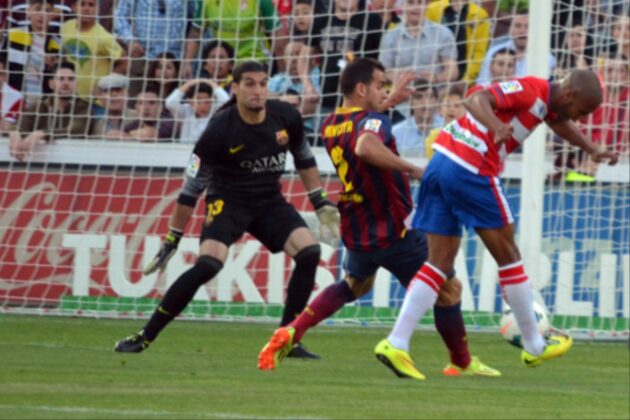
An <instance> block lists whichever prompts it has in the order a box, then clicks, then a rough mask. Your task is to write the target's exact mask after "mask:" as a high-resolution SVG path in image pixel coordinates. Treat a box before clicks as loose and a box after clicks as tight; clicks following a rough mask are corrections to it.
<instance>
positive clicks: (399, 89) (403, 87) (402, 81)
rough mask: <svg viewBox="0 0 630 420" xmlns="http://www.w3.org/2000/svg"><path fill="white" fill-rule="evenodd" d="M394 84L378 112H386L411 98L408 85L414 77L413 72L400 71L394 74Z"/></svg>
mask: <svg viewBox="0 0 630 420" xmlns="http://www.w3.org/2000/svg"><path fill="white" fill-rule="evenodd" d="M393 74H394V77H393V78H394V83H393V85H392V89H391V90H390V92H389V95H388V96H387V98H386V99H385V100H384V101H383V103H382V104H381V105H380V107H379V109H378V111H379V112H386V111H387V110H388V109H390V108H393V107H395V106H396V105H398V104H399V103H402V102H405V101H406V100H408V99H409V97H410V96H411V92H412V90H411V88H410V84H411V82H412V81H413V80H414V78H415V77H416V74H415V72H414V71H413V70H400V71H395V72H394V73H393Z"/></svg>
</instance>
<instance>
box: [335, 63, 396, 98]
mask: <svg viewBox="0 0 630 420" xmlns="http://www.w3.org/2000/svg"><path fill="white" fill-rule="evenodd" d="M374 70H380V71H382V72H385V66H383V64H381V62H380V61H378V60H375V59H373V58H363V57H362V58H357V59H355V60H354V61H352V62H350V63H349V64H348V65H347V66H346V67H345V68H344V69H343V72H342V73H341V78H340V79H339V87H340V89H341V93H342V94H343V96H350V95H351V94H352V92H354V88H356V86H357V85H358V84H359V83H363V84H364V85H368V84H370V82H372V79H373V78H374Z"/></svg>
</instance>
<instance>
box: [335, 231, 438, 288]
mask: <svg viewBox="0 0 630 420" xmlns="http://www.w3.org/2000/svg"><path fill="white" fill-rule="evenodd" d="M428 254H429V251H428V247H427V239H426V236H425V235H424V233H422V232H420V231H419V230H416V229H411V230H408V231H407V232H406V234H405V236H404V237H403V238H401V239H400V240H398V241H396V242H395V243H394V244H393V245H392V246H390V247H389V248H385V249H379V250H376V251H352V250H347V253H346V259H345V261H344V268H345V269H346V272H347V273H348V274H349V275H351V276H352V277H354V278H356V279H357V280H364V279H366V278H368V277H370V276H372V275H373V274H374V273H376V270H378V268H379V267H383V268H385V269H386V270H388V271H389V272H391V273H392V274H393V275H394V276H396V278H398V280H399V281H400V283H401V284H402V285H403V286H404V287H407V285H408V284H409V282H410V281H411V279H412V278H413V276H414V275H415V274H416V273H417V272H418V270H420V267H422V264H424V262H425V261H426V260H427V257H428Z"/></svg>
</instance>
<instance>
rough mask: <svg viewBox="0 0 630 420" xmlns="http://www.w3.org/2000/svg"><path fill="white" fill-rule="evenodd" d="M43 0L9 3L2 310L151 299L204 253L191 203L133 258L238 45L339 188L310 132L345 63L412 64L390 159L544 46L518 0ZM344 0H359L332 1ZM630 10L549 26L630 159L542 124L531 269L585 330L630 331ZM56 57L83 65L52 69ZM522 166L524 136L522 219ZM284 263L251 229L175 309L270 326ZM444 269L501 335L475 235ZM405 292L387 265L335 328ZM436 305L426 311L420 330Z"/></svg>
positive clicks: (573, 3) (593, 120)
mask: <svg viewBox="0 0 630 420" xmlns="http://www.w3.org/2000/svg"><path fill="white" fill-rule="evenodd" d="M53 3H54V2H44V3H41V4H40V3H37V2H35V3H33V4H31V5H29V4H28V3H26V2H24V4H22V2H13V3H12V2H9V5H10V6H8V7H7V8H6V9H2V11H1V12H2V19H3V23H2V28H3V32H2V36H3V39H4V41H3V43H2V51H0V56H1V57H2V61H3V63H2V64H1V65H0V66H3V67H0V70H2V72H1V74H0V81H1V82H0V83H2V115H1V118H2V119H1V123H2V127H1V128H2V132H3V137H0V243H2V245H3V246H2V247H1V248H0V312H2V313H20V314H22V313H35V314H55V315H57V314H62V315H80V316H98V317H124V318H143V317H147V316H149V315H150V314H151V312H152V311H153V309H154V308H155V305H156V303H157V302H158V301H159V299H160V297H161V296H162V295H163V293H164V292H165V290H166V289H167V288H168V287H169V285H170V284H172V283H173V282H174V281H175V279H176V278H177V277H178V276H179V275H180V274H181V273H182V272H184V271H185V270H186V269H187V268H188V267H190V266H191V265H192V264H194V261H195V258H196V254H197V252H198V233H199V231H200V228H201V224H202V222H203V218H204V217H203V208H202V207H203V204H202V203H198V207H197V209H196V211H195V214H194V216H193V218H192V220H191V221H190V223H189V224H188V226H187V229H186V234H185V237H184V239H183V240H182V242H181V243H180V246H179V249H178V252H177V254H176V255H175V256H174V257H173V259H172V260H171V261H170V263H169V265H168V267H167V269H166V270H165V271H164V272H163V273H156V274H152V275H149V276H144V275H143V274H142V269H143V267H144V266H145V265H146V264H147V263H148V262H149V261H150V260H151V259H152V258H153V256H154V255H155V254H156V252H157V251H158V249H159V247H160V244H161V240H162V238H163V236H164V235H165V233H166V232H167V230H168V219H169V216H170V214H171V212H172V211H173V207H174V202H175V199H176V197H177V195H178V193H179V191H180V188H181V186H182V177H183V174H184V170H185V167H186V164H187V162H188V158H189V156H190V153H191V150H192V147H193V144H194V142H195V138H196V136H198V134H199V130H200V129H199V127H202V128H203V126H204V125H205V121H207V118H209V115H210V114H211V113H212V112H214V111H215V110H216V108H218V106H220V104H221V103H223V102H224V101H225V100H227V97H228V95H229V92H228V89H229V86H230V85H229V81H230V78H229V70H230V69H231V67H232V66H233V64H234V63H235V62H238V61H239V60H243V59H245V58H251V57H253V58H257V59H259V60H264V61H266V62H267V63H268V64H269V76H270V79H269V90H270V92H271V93H270V95H271V96H272V97H277V98H279V99H281V100H285V101H288V102H290V103H293V104H294V105H295V106H296V107H298V109H299V110H300V111H301V112H302V114H303V115H304V118H305V129H306V132H307V135H308V138H309V141H310V142H311V144H312V145H313V150H314V153H315V155H316V158H317V162H318V165H319V168H320V172H321V177H322V180H323V182H324V184H325V186H326V189H327V190H328V192H329V194H330V196H331V198H333V199H336V196H337V192H338V190H339V188H340V186H341V185H340V182H339V180H338V178H337V177H336V175H335V172H334V167H333V165H332V163H331V162H330V160H329V158H328V156H327V155H326V152H325V150H324V149H323V148H322V147H321V141H320V140H319V138H318V135H317V130H316V127H317V126H318V124H319V122H320V121H321V118H322V116H325V115H326V114H327V113H328V112H330V111H331V110H332V109H333V108H334V105H335V101H336V100H337V98H338V93H337V92H338V90H337V88H336V83H337V79H338V77H336V76H338V74H339V72H340V69H341V68H343V66H344V65H345V63H347V62H348V61H350V60H352V59H353V58H354V57H356V56H362V55H367V56H372V57H375V58H380V59H381V60H382V61H383V62H384V63H386V67H387V70H388V76H389V77H391V79H392V80H394V79H396V77H397V76H396V75H397V72H398V71H399V70H401V69H405V68H413V69H414V71H415V72H416V79H415V80H414V82H413V85H412V90H413V93H412V94H411V96H410V99H409V101H407V102H404V103H402V104H401V105H399V106H397V107H396V109H395V110H392V112H391V113H390V114H391V116H392V118H393V120H394V123H395V124H394V126H395V127H397V128H396V129H395V134H396V137H397V141H398V143H399V146H400V147H399V148H400V149H401V154H402V155H403V156H404V157H405V158H407V159H409V160H412V161H414V162H415V163H417V164H420V165H426V163H427V161H428V156H427V144H426V143H425V140H426V138H427V137H429V135H430V131H432V130H433V129H436V128H439V127H441V126H443V125H444V124H445V123H447V122H448V121H449V120H450V119H452V118H453V117H454V115H457V112H461V97H460V98H459V99H458V97H457V95H458V94H457V91H458V90H460V91H463V92H465V91H466V90H467V89H468V88H470V87H473V86H475V85H477V84H483V85H486V84H489V83H493V82H500V81H507V80H510V79H512V78H513V77H516V76H523V75H526V74H528V73H527V68H526V60H525V50H526V49H527V48H529V49H532V48H533V49H536V48H537V45H532V43H531V42H529V43H528V24H529V25H530V26H535V25H536V21H535V18H534V17H528V14H527V3H528V2H527V1H526V0H499V1H451V2H450V3H451V4H449V3H448V2H446V1H434V2H431V1H422V0H404V1H402V0H399V1H396V0H371V1H370V0H368V1H367V2H366V1H365V0H353V1H350V2H341V1H339V2H337V1H335V0H330V1H327V0H312V2H308V1H301V0H300V1H292V0H278V1H277V2H275V3H272V2H271V0H260V1H253V0H252V1H231V0H223V1H221V2H215V1H209V0H208V1H200V2H186V1H177V2H175V1H170V0H156V1H145V0H117V1H114V2H106V1H102V2H100V3H99V4H98V6H97V7H96V8H92V9H93V10H92V9H90V8H89V7H84V8H79V9H75V10H74V11H71V10H70V9H69V8H68V7H67V6H68V5H67V4H66V3H69V2H65V1H63V0H59V1H58V2H57V3H54V4H53ZM78 3H82V2H78ZM86 3H89V2H86ZM189 3H190V5H189ZM345 3H349V4H351V6H352V7H356V9H351V10H349V11H346V12H344V11H343V10H341V9H340V8H342V7H344V6H343V4H345ZM355 3H356V4H355ZM189 6H190V7H189ZM2 7H4V6H2ZM628 13H629V11H628V4H627V2H624V1H616V0H608V1H599V2H589V1H581V0H554V1H553V23H552V28H551V39H550V40H547V41H548V42H550V43H551V46H552V49H551V55H550V57H549V63H550V72H551V75H552V78H553V79H554V80H558V79H560V78H562V77H563V76H564V75H566V74H567V72H569V71H570V70H572V69H575V68H589V69H592V70H593V71H596V72H597V73H598V75H599V76H600V79H601V82H602V86H603V89H604V103H603V105H602V106H601V107H600V109H598V111H596V112H595V113H594V114H593V115H591V116H590V117H589V118H588V120H587V121H582V122H580V127H581V129H582V130H583V131H584V133H585V134H586V135H587V136H588V137H589V138H590V139H592V140H593V141H594V142H595V143H598V144H599V145H601V146H603V147H606V148H608V149H609V150H614V151H616V152H618V153H619V154H620V156H621V158H620V163H619V164H618V165H617V166H615V167H609V166H607V165H605V164H597V163H595V162H593V161H592V160H590V159H589V158H588V156H586V155H585V154H583V153H581V152H580V151H579V150H577V149H576V148H574V147H572V146H570V145H568V143H566V142H563V141H562V140H561V139H559V138H557V137H554V136H553V135H551V134H549V135H548V136H547V143H546V145H547V146H546V147H547V153H546V157H545V165H544V171H545V176H546V178H545V179H546V181H545V184H544V199H543V202H544V204H543V207H544V210H543V224H542V229H541V230H540V232H537V234H539V235H540V239H541V242H542V249H541V256H540V259H539V261H540V263H539V267H538V268H537V271H536V272H530V273H529V275H530V278H532V280H533V283H534V286H535V289H536V291H537V298H538V299H539V301H540V302H541V303H544V305H545V306H546V308H547V310H548V311H549V314H550V319H551V321H552V324H553V326H554V327H556V328H559V329H563V330H568V331H572V332H574V333H576V334H578V335H583V336H586V337H597V338H600V337H601V338H620V337H622V338H623V337H626V338H627V337H628V331H629V329H630V326H629V317H630V315H629V313H630V188H629V186H630V166H629V160H628V156H629V150H630V140H629V129H628V104H629V102H628V101H629V95H628V84H629V83H628V82H629V78H628V67H629V64H630V61H629V59H628V56H629V48H630V34H629V33H628V31H629V26H628ZM42 14H43V15H46V17H45V21H50V22H49V23H48V24H47V25H46V27H45V28H43V30H41V31H39V32H38V31H37V30H36V29H37V28H35V26H37V25H31V26H30V27H28V26H23V24H24V23H25V22H28V21H29V19H30V20H32V21H33V22H36V23H37V22H40V21H41V19H42V18H41V16H42ZM86 16H87V17H86ZM90 16H91V17H92V19H90ZM94 16H98V18H95V17H94ZM90 22H92V23H90ZM97 22H98V23H97ZM414 22H416V23H415V24H414ZM95 25H101V26H98V28H101V29H102V30H100V29H99V31H95V30H94V27H96V26H95ZM414 25H415V26H414ZM40 26H41V22H40ZM415 31H418V32H415ZM530 33H531V31H530ZM219 41H220V42H219ZM530 41H531V40H530ZM165 52H168V54H165ZM65 61H68V62H70V63H72V64H73V65H74V70H69V69H66V70H63V69H61V70H60V69H59V68H58V67H57V65H58V64H59V63H61V62H65ZM55 63H56V64H55ZM62 67H63V66H62ZM66 71H70V73H69V74H70V76H73V77H75V78H76V80H75V81H74V82H73V81H72V80H69V79H68V73H67V72H66ZM196 78H202V79H204V81H201V82H198V83H195V82H194V81H192V82H191V80H193V79H196ZM208 80H211V81H212V82H207V81H208ZM186 84H187V85H186ZM184 85H186V86H185V89H179V88H180V87H181V86H184ZM201 85H207V86H209V87H210V89H205V88H202V87H200V86H201ZM330 86H334V88H332V89H331V88H330ZM454 92H455V93H454ZM76 98H80V99H81V100H80V101H78V100H77V99H76ZM204 101H205V102H204ZM42 104H43V105H42ZM331 104H332V105H331ZM457 105H459V108H460V109H459V110H458V109H457V108H458V107H457ZM204 107H205V108H204ZM204 109H205V111H204ZM204 118H205V120H204ZM38 133H43V134H38ZM524 165H525V163H524V160H523V158H522V155H521V154H520V153H518V152H517V153H515V154H514V155H512V156H511V157H509V158H508V159H507V161H506V165H505V168H504V172H503V174H502V179H503V181H504V188H505V191H506V194H507V197H508V201H509V203H510V205H511V206H512V208H513V210H514V213H515V215H517V234H518V233H519V232H521V231H523V230H524V229H528V227H527V226H521V225H519V223H518V220H519V217H518V215H519V210H520V209H519V207H520V204H519V203H520V195H521V191H522V183H523V180H524V177H527V174H528V172H527V168H526V167H524ZM287 169H288V172H287V174H286V176H284V177H283V178H282V187H283V191H284V193H285V195H286V197H287V199H288V200H289V201H290V202H291V203H292V204H294V205H295V206H296V208H297V209H298V210H300V211H301V212H302V214H303V215H304V217H305V219H306V220H307V222H308V223H309V225H310V226H311V227H312V228H313V230H314V231H315V232H316V231H317V218H316V217H315V216H314V214H313V212H312V209H311V207H310V204H309V203H308V199H307V197H306V193H305V190H304V187H303V185H302V183H301V181H300V179H299V177H298V176H297V175H296V173H295V171H294V170H293V166H292V163H291V160H290V159H289V160H288V162H287ZM417 188H418V185H413V186H412V190H413V191H414V192H415V191H416V190H417ZM414 199H415V193H414ZM201 201H202V200H200V202H201ZM343 258H344V248H343V246H342V244H327V243H322V261H321V263H320V267H319V269H318V272H317V278H316V288H315V290H314V292H313V295H312V296H313V297H315V296H316V295H317V294H318V293H319V292H320V291H321V290H322V289H323V288H325V287H326V286H328V285H330V284H332V283H333V282H335V281H339V280H340V279H342V278H343V276H344V270H343V264H342V261H343ZM291 267H292V261H291V259H290V258H289V257H287V256H285V255H284V254H282V253H280V254H275V255H272V254H270V253H269V252H268V251H267V250H266V249H265V248H264V247H263V246H262V245H261V244H260V242H258V241H256V240H255V239H254V238H253V237H251V236H249V235H246V236H245V237H243V238H242V239H241V240H240V241H238V243H236V244H235V245H234V246H232V247H231V249H230V253H229V256H228V260H227V262H226V264H225V266H224V269H223V270H222V271H221V272H220V273H219V275H218V276H217V277H216V278H215V279H214V280H212V281H211V282H209V283H208V284H207V285H205V286H204V287H202V288H201V289H200V290H199V292H198V293H197V294H196V296H195V299H194V301H193V302H192V304H191V305H189V307H188V308H187V309H186V310H185V311H184V313H183V314H182V317H183V318H187V319H201V320H211V319H213V320H214V319H218V320H235V319H241V320H252V321H266V322H269V321H276V320H278V319H279V317H280V315H281V313H282V307H283V303H284V299H285V289H286V283H287V281H288V278H289V275H290V272H291ZM456 270H457V275H458V277H459V278H460V280H461V281H462V282H463V283H464V292H463V297H462V308H463V310H464V313H465V320H466V324H467V326H468V328H469V330H470V331H475V330H496V329H497V328H498V320H499V318H500V316H501V312H502V310H503V302H502V297H501V292H500V289H499V286H498V281H497V280H498V274H497V266H496V264H495V263H494V261H493V259H492V258H491V256H490V255H489V254H488V252H487V251H486V250H485V248H484V247H483V245H482V244H481V242H480V240H479V238H478V237H477V236H476V235H475V234H474V233H473V232H466V233H465V234H464V237H463V241H462V246H461V249H460V253H459V255H458V256H457V261H456ZM530 271H532V270H530ZM403 297H404V289H403V288H402V287H401V286H400V285H399V284H398V282H397V280H396V279H395V278H393V277H392V275H391V274H390V273H388V272H387V271H385V270H381V271H379V272H378V275H377V279H376V282H375V287H374V289H373V291H372V292H370V293H369V294H368V295H366V296H364V297H362V298H361V299H359V300H358V301H357V302H355V303H353V304H351V305H347V306H346V307H345V308H343V309H342V310H341V311H340V312H339V313H338V314H336V315H335V316H334V317H333V318H332V319H331V320H329V321H326V322H330V323H346V324H357V325H376V324H389V323H392V322H393V321H394V319H395V317H396V314H397V311H398V308H399V307H400V304H401V302H402V299H403ZM432 321H433V320H432V315H431V314H428V315H427V316H426V318H425V319H423V320H422V324H423V325H426V326H430V325H431V324H432Z"/></svg>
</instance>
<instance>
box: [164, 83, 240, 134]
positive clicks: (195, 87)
mask: <svg viewBox="0 0 630 420" xmlns="http://www.w3.org/2000/svg"><path fill="white" fill-rule="evenodd" d="M229 99H230V96H229V95H228V94H227V92H226V91H225V90H224V89H223V88H221V87H220V86H219V85H218V84H217V83H216V82H215V81H214V80H212V79H193V80H189V81H187V82H186V83H184V84H183V85H182V86H180V88H179V89H175V90H174V91H173V93H171V94H170V95H169V97H168V98H166V102H165V105H166V109H168V110H169V111H170V112H171V114H172V115H173V116H174V117H175V120H176V121H177V122H178V123H180V124H181V135H180V137H179V142H180V143H189V144H194V143H196V142H197V140H198V139H199V136H201V133H202V132H203V130H205V128H206V126H207V125H208V121H210V117H212V115H214V113H215V112H216V111H217V109H219V108H220V107H221V105H223V104H224V103H226V102H227V101H228V100H229Z"/></svg>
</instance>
